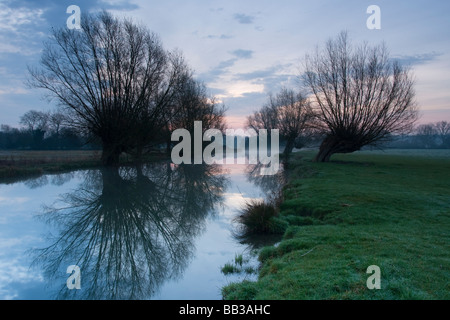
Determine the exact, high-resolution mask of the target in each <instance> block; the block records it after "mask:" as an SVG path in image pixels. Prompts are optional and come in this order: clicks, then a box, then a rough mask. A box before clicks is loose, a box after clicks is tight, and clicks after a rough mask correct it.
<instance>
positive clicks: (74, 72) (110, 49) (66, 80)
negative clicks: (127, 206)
mask: <svg viewBox="0 0 450 320" xmlns="http://www.w3.org/2000/svg"><path fill="white" fill-rule="evenodd" d="M81 27H82V29H81V30H80V31H77V30H68V29H67V28H63V29H59V30H54V31H53V37H52V38H51V40H50V41H49V42H47V43H46V44H45V47H44V51H43V55H42V58H41V68H39V69H33V68H29V71H30V74H31V77H32V80H31V81H30V84H31V85H32V86H34V87H37V88H43V89H46V90H48V92H49V96H50V97H52V98H56V99H57V100H58V102H59V103H60V105H61V106H62V107H63V108H65V111H66V112H67V113H68V116H69V117H70V118H71V121H72V125H73V126H75V127H77V128H79V129H80V131H89V132H90V133H91V134H93V135H94V136H96V137H97V138H98V139H99V140H101V143H102V146H103V155H102V160H103V163H104V164H105V165H114V164H117V163H118V162H119V156H120V154H121V153H122V152H130V151H132V150H135V149H136V148H142V147H143V145H145V144H147V143H149V142H150V140H151V139H152V138H153V133H154V132H155V131H157V130H159V128H158V126H157V124H158V125H159V123H160V119H161V115H162V114H163V112H164V110H165V109H166V108H168V106H169V104H170V103H171V99H172V97H173V96H174V93H175V92H176V90H177V87H178V85H179V80H180V79H181V78H182V75H184V74H185V72H186V66H185V65H184V64H183V60H182V59H180V58H179V56H178V55H177V54H170V53H168V52H167V51H165V50H164V49H163V46H162V44H161V41H160V40H159V38H158V36H157V35H155V34H154V33H151V32H150V31H148V30H147V29H145V28H143V27H140V26H137V25H135V24H133V23H132V22H131V21H129V20H119V19H118V18H115V17H113V16H112V15H111V14H109V13H107V12H105V11H104V12H102V13H100V14H97V15H85V16H83V17H82V25H81Z"/></svg>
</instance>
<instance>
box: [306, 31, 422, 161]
mask: <svg viewBox="0 0 450 320" xmlns="http://www.w3.org/2000/svg"><path fill="white" fill-rule="evenodd" d="M302 78H303V81H304V84H305V86H306V88H307V89H309V92H310V94H311V101H312V104H313V108H314V109H315V110H316V111H317V113H318V117H319V119H320V122H321V124H322V129H323V131H324V133H325V135H326V136H325V139H324V141H323V142H322V145H321V147H320V150H319V153H318V155H317V157H316V161H318V162H326V161H329V160H330V158H331V156H332V155H333V154H335V153H352V152H355V151H358V150H360V149H361V148H362V147H364V146H366V145H370V144H376V143H380V142H382V141H385V140H387V139H389V138H390V136H391V135H392V134H397V133H402V132H405V131H408V130H410V129H412V126H413V124H414V122H415V121H416V119H417V110H416V106H415V102H414V97H415V93H414V90H413V85H414V81H413V79H412V75H411V72H410V70H408V69H407V68H404V67H402V66H401V65H400V64H399V63H398V62H396V61H393V60H392V59H390V58H389V54H388V51H387V49H386V47H385V46H384V45H379V46H374V47H371V46H369V45H367V44H363V45H361V46H359V47H354V46H352V45H351V44H350V41H349V39H348V36H347V33H346V32H342V33H340V34H339V36H338V37H337V38H336V39H332V40H329V41H328V42H327V43H326V46H325V48H323V50H322V51H319V50H317V51H316V53H315V54H313V55H308V56H307V57H306V59H305V73H304V74H303V76H302Z"/></svg>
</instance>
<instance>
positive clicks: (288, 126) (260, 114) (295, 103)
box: [247, 88, 313, 155]
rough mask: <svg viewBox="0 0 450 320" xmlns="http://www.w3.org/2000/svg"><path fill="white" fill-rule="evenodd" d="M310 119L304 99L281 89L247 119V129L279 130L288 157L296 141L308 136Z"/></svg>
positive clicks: (308, 109)
mask: <svg viewBox="0 0 450 320" xmlns="http://www.w3.org/2000/svg"><path fill="white" fill-rule="evenodd" d="M312 119H313V113H312V109H311V106H310V104H309V102H308V100H307V99H306V97H305V96H304V95H302V94H301V93H296V92H295V91H294V90H291V89H286V88H283V89H282V90H281V91H280V92H279V93H278V94H276V95H275V96H273V95H270V96H269V98H268V102H267V104H266V105H264V106H263V107H262V108H261V110H259V111H257V112H255V113H254V114H253V115H250V116H249V117H247V127H248V128H251V129H254V130H255V131H257V130H260V129H267V130H272V129H278V130H280V137H281V138H282V139H283V140H284V141H285V142H286V147H285V149H284V154H285V155H289V154H290V153H291V152H292V150H293V149H294V146H295V141H296V139H297V138H299V137H302V136H303V137H306V136H308V135H309V134H310V132H311V126H310V124H311V122H312Z"/></svg>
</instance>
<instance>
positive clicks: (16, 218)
mask: <svg viewBox="0 0 450 320" xmlns="http://www.w3.org/2000/svg"><path fill="white" fill-rule="evenodd" d="M280 185H281V182H280V176H279V175H278V176H264V177H263V176H259V175H258V170H257V168H256V167H254V166H246V165H234V166H207V165H197V166H183V165H181V166H175V165H173V164H170V163H152V164H147V165H143V166H136V167H122V168H116V169H96V170H79V171H74V172H68V173H63V174H55V175H43V176H40V177H34V178H30V179H26V180H23V181H20V182H14V183H2V182H1V181H0V299H3V300H5V299H19V300H34V299H39V300H53V299H75V300H92V299H95V300H103V299H106V300H110V299H121V300H126V299H133V300H137V299H145V300H186V299H187V300H216V299H222V295H221V288H222V287H223V286H225V285H227V284H229V283H231V282H234V281H242V280H244V279H248V280H253V279H255V277H256V276H257V272H255V270H256V269H257V266H258V263H257V259H256V255H255V253H256V251H255V250H256V249H258V248H259V247H261V246H262V245H265V244H273V241H275V240H273V239H267V240H268V242H267V243H264V241H263V242H262V243H261V241H256V240H255V241H253V240H252V239H247V240H246V241H242V240H239V238H237V237H236V230H237V229H236V228H237V226H236V224H235V223H234V222H233V218H234V217H236V215H238V214H239V210H240V209H241V208H242V207H243V205H244V204H245V202H246V201H249V200H251V199H266V198H267V197H268V195H269V194H271V192H272V191H275V190H276V189H277V188H279V186H280ZM239 256H242V257H243V260H244V265H243V266H242V268H241V269H242V270H244V269H245V270H247V272H244V271H243V272H238V273H234V274H231V275H226V274H224V273H223V272H222V271H221V269H222V267H224V266H225V264H227V263H228V264H229V263H231V264H233V263H235V261H236V259H235V258H236V257H239ZM71 266H72V269H69V270H68V268H69V267H71ZM73 266H77V268H78V270H79V272H75V273H68V271H69V272H72V270H74V269H73ZM252 270H253V272H251V271H252ZM77 281H78V282H77ZM77 283H78V284H79V286H75V285H76V284H77Z"/></svg>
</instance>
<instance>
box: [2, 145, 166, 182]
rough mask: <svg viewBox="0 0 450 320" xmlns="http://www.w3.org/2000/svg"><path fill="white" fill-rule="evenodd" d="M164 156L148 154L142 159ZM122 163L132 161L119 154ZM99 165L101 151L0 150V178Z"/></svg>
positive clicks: (20, 176)
mask: <svg viewBox="0 0 450 320" xmlns="http://www.w3.org/2000/svg"><path fill="white" fill-rule="evenodd" d="M162 157H164V155H162V154H150V155H148V156H147V157H146V158H145V160H144V161H152V160H155V159H160V158H162ZM121 163H122V164H130V163H133V160H132V158H131V157H129V156H127V155H122V156H121ZM99 166H101V151H0V179H15V178H23V177H28V176H35V175H41V174H47V173H58V172H64V171H68V170H78V169H86V168H94V167H99Z"/></svg>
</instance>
